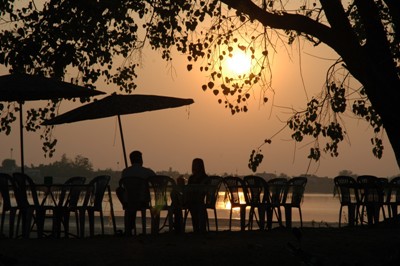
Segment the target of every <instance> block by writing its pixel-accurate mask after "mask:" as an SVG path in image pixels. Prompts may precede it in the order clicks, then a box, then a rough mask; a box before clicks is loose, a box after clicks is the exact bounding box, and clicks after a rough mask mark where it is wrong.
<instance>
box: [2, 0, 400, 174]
mask: <svg viewBox="0 0 400 266" xmlns="http://www.w3.org/2000/svg"><path fill="white" fill-rule="evenodd" d="M286 2H287V3H286ZM0 10H1V11H0V16H1V19H2V20H3V21H4V23H3V25H6V26H3V29H2V30H1V32H0V40H1V43H2V46H1V48H0V64H4V65H5V66H7V67H8V68H9V69H10V71H13V72H26V73H35V74H42V75H46V76H52V77H57V78H62V77H64V76H65V73H66V72H67V71H71V70H75V71H76V72H77V73H78V74H77V80H80V82H82V83H83V84H89V85H92V86H93V85H94V83H95V82H96V81H97V80H98V79H99V78H104V79H105V80H106V81H107V82H112V83H115V84H117V85H118V86H119V87H120V89H121V90H124V91H127V92H131V91H132V90H133V89H135V84H134V82H133V81H134V78H136V72H135V69H136V67H137V65H138V64H137V63H134V62H136V61H133V60H132V59H133V58H135V56H137V55H138V54H140V50H141V49H142V48H143V47H144V45H145V44H148V45H150V46H151V47H152V48H153V49H158V50H160V51H162V57H163V58H164V59H165V60H167V61H172V59H173V56H172V52H171V51H172V49H173V48H176V49H177V50H178V51H179V52H182V53H184V54H186V55H187V59H188V65H187V69H188V70H191V69H193V67H197V66H198V64H200V66H199V69H200V71H203V72H204V74H205V76H207V81H206V82H205V84H204V85H202V89H203V90H205V91H211V92H212V93H213V94H215V95H216V97H217V98H218V102H219V103H221V104H223V105H224V106H225V107H226V108H228V110H230V111H231V113H232V114H235V113H237V112H246V111H247V105H246V100H247V99H248V98H249V97H250V96H251V94H252V93H253V89H255V85H257V86H258V88H259V89H261V91H262V92H263V97H262V99H263V101H264V102H267V101H268V92H269V91H271V90H272V89H273V88H272V87H271V83H270V81H271V75H270V73H269V71H268V69H269V61H268V59H269V56H270V55H271V54H273V52H274V45H275V44H276V43H277V42H285V43H287V44H292V43H293V42H294V41H295V40H298V39H302V40H305V41H308V42H311V43H312V44H314V45H319V44H320V43H325V44H326V45H328V46H329V47H331V48H332V49H333V50H334V51H336V53H337V54H338V56H339V58H338V60H337V62H336V63H335V64H334V65H332V67H331V68H330V69H328V73H327V79H326V86H325V89H324V90H323V91H322V92H321V95H320V96H319V97H313V98H312V99H310V101H309V103H308V104H307V106H306V107H305V108H304V110H293V115H292V116H291V117H290V118H288V121H287V126H288V127H290V128H291V129H292V130H293V134H292V138H293V139H294V140H295V141H299V142H300V141H303V140H304V139H305V138H310V137H311V138H315V140H316V141H315V142H314V145H313V146H312V147H311V148H310V155H309V158H310V159H314V160H318V159H319V158H320V155H321V152H323V151H324V152H327V153H329V154H330V155H331V156H338V154H339V152H338V147H339V144H340V142H341V141H343V139H344V137H345V136H346V131H345V130H344V126H343V124H342V122H341V119H340V117H341V115H342V114H343V113H345V112H346V111H351V112H353V113H354V114H355V115H356V116H358V117H360V118H362V119H364V120H366V121H367V122H368V123H369V124H370V125H371V127H372V128H373V131H374V136H373V137H372V138H371V143H372V152H373V153H374V155H375V156H377V157H378V158H380V157H381V156H382V152H383V145H382V140H381V136H382V134H383V128H384V129H385V131H386V133H387V136H388V138H389V141H390V144H391V145H392V147H393V150H394V153H395V155H396V159H397V162H398V165H400V139H399V138H398V134H399V131H400V128H399V127H400V117H399V116H398V115H397V114H396V112H395V111H394V110H396V107H397V103H398V102H399V96H398V94H397V93H396V92H395V89H397V88H399V87H400V79H399V74H400V73H399V70H400V67H399V66H400V61H399V59H400V45H399V40H400V33H399V28H400V2H399V1H397V0H350V1H349V3H348V4H347V5H343V4H342V1H340V0H320V1H316V0H303V1H285V3H282V2H281V1H274V0H220V1H217V0H192V1H184V0H175V1H170V0H158V1H156V0H131V1H120V2H118V1H95V0H87V1H62V0H52V1H48V2H45V3H44V5H43V6H36V5H35V2H33V1H26V3H25V5H24V6H23V7H22V6H16V5H14V3H13V1H11V0H8V1H7V0H5V1H1V2H0ZM235 50H241V51H244V52H246V53H248V54H250V55H251V57H252V68H251V71H250V72H249V73H244V74H232V73H228V72H227V71H226V67H225V66H224V64H223V63H224V60H226V59H227V58H230V57H232V55H233V53H234V52H235ZM118 59H123V60H122V63H121V64H120V65H118V66H116V62H117V60H118ZM339 69H340V72H339ZM351 77H352V78H355V79H356V80H357V81H358V82H359V84H360V86H359V87H358V88H353V87H350V86H348V84H349V83H348V80H349V79H350V78H351ZM10 108H11V107H9V106H7V108H4V106H0V110H2V114H3V117H2V119H1V128H2V130H5V129H6V128H7V125H8V124H9V123H10V122H11V121H12V116H11V115H10V113H11V114H12V112H7V111H8V110H10ZM5 110H6V111H5ZM47 111H51V110H47ZM42 113H43V114H44V115H45V114H46V113H48V112H42ZM14 120H15V119H14ZM264 143H271V138H269V139H266V140H265V142H264ZM322 143H323V146H322V148H321V147H320V146H321V144H322ZM260 147H261V146H260ZM261 161H262V153H261V151H260V149H258V150H254V151H253V152H252V154H251V156H250V160H249V167H250V168H252V169H253V171H256V169H257V166H258V164H259V163H260V162H261Z"/></svg>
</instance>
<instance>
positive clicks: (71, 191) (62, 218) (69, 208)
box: [56, 176, 86, 237]
mask: <svg viewBox="0 0 400 266" xmlns="http://www.w3.org/2000/svg"><path fill="white" fill-rule="evenodd" d="M85 182H86V177H83V176H74V177H70V178H68V179H67V181H65V182H64V184H63V185H62V186H61V191H60V196H59V199H58V204H57V207H56V212H57V222H58V226H59V228H58V232H57V233H58V236H60V233H61V228H60V227H61V225H62V226H63V228H64V235H65V237H69V236H70V235H71V236H75V237H79V235H80V228H79V226H80V225H79V211H78V204H79V202H80V201H83V198H84V195H85V193H84V192H85V191H86V186H84V184H85ZM71 213H74V214H75V226H76V234H71V233H70V232H69V223H70V216H71Z"/></svg>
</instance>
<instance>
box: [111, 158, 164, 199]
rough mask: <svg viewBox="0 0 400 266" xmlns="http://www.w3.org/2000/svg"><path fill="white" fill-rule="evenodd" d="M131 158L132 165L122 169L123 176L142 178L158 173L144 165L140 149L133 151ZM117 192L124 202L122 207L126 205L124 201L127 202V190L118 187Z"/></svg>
mask: <svg viewBox="0 0 400 266" xmlns="http://www.w3.org/2000/svg"><path fill="white" fill-rule="evenodd" d="M129 159H130V160H131V164H132V165H131V166H129V167H127V168H125V169H124V170H122V174H121V178H122V177H140V178H148V177H149V176H154V175H156V173H155V172H154V171H153V170H151V169H150V168H146V167H143V157H142V153H141V152H140V151H133V152H131V154H130V155H129ZM115 192H116V194H117V197H118V199H119V200H120V202H121V203H122V207H124V203H125V202H126V200H125V199H126V197H125V190H124V188H122V187H118V188H117V189H116V191H115Z"/></svg>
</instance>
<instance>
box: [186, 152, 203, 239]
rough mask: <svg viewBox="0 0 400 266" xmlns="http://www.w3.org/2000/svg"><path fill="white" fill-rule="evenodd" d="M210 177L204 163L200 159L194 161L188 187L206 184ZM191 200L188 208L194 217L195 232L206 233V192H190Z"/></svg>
mask: <svg viewBox="0 0 400 266" xmlns="http://www.w3.org/2000/svg"><path fill="white" fill-rule="evenodd" d="M207 180H208V175H207V174H206V170H205V167H204V161H203V160H202V159H200V158H195V159H193V162H192V175H191V176H190V177H189V180H188V185H189V186H190V185H200V184H205V182H206V181H207ZM190 194H191V195H190V199H189V200H188V202H186V204H187V208H188V210H189V212H190V214H191V216H192V224H193V231H194V232H205V231H206V218H207V215H206V208H205V205H204V197H205V192H204V191H201V190H190Z"/></svg>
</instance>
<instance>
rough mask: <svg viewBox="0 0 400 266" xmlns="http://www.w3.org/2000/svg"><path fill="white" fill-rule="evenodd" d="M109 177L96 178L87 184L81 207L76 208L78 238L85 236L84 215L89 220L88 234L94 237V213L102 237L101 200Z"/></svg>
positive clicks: (102, 217) (102, 216)
mask: <svg viewBox="0 0 400 266" xmlns="http://www.w3.org/2000/svg"><path fill="white" fill-rule="evenodd" d="M110 179H111V177H110V176H109V175H100V176H96V177H95V178H93V179H92V180H90V182H89V183H88V188H87V190H86V194H85V199H84V201H83V205H82V206H78V207H77V208H78V212H79V219H80V226H79V230H80V236H81V237H82V238H83V237H84V236H85V215H86V213H87V214H88V218H89V233H90V236H94V224H95V215H94V214H95V213H96V212H98V213H99V218H100V224H101V234H103V235H104V215H103V199H104V194H105V191H106V189H107V186H108V184H109V182H110Z"/></svg>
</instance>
